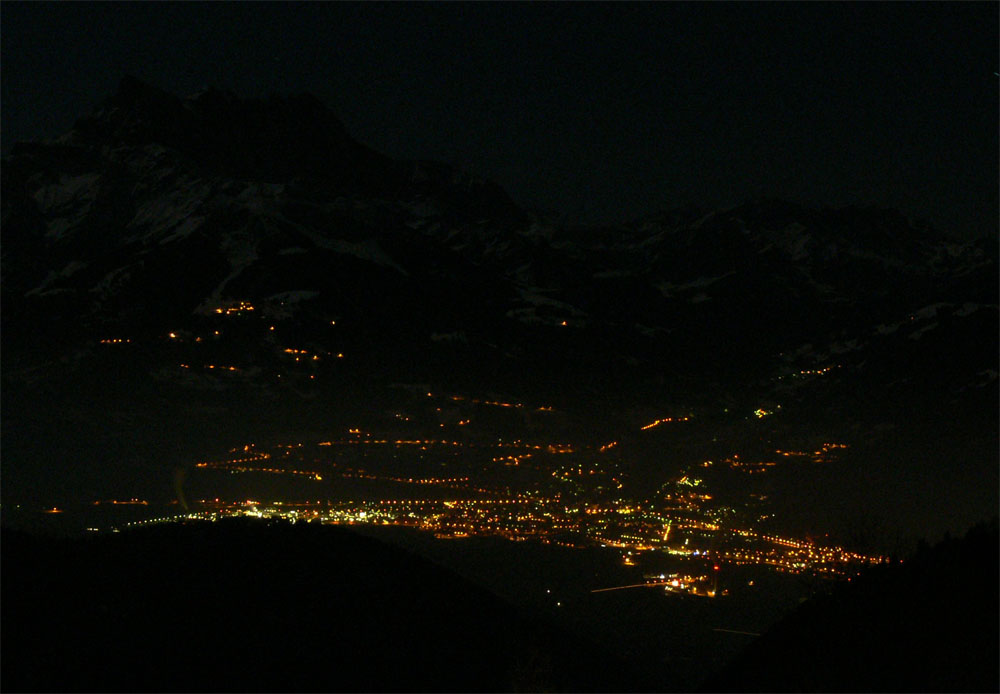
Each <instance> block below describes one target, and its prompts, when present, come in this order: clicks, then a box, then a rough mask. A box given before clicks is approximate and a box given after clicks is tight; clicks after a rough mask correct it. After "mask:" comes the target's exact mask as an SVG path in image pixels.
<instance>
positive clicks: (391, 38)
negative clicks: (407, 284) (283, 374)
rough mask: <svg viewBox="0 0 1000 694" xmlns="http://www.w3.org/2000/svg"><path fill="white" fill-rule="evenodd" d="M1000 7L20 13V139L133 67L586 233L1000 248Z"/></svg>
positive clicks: (35, 9)
mask: <svg viewBox="0 0 1000 694" xmlns="http://www.w3.org/2000/svg"><path fill="white" fill-rule="evenodd" d="M998 7H1000V4H998V3H995V2H982V3H960V2H948V3H927V2H921V3H903V2H893V3H885V4H882V3H869V2H864V3H794V4H779V3H752V4H728V3H727V4H722V3H691V4H680V3H641V4H626V3H610V4H604V3H580V4H576V3H572V4H571V3H554V4H536V3H526V4H520V3H517V4H513V3H500V4H484V3H470V4H467V3H430V4H423V3H392V4H374V3H363V4H353V3H303V4H299V3H275V4H269V3H243V2H230V3H200V2H199V3H136V4H121V3H96V4H90V3H55V4H49V3H34V2H32V3H24V2H4V3H3V6H2V10H0V26H2V43H0V46H2V134H3V147H4V151H7V150H9V147H10V144H11V143H12V142H14V141H17V140H24V139H35V138H38V137H48V136H53V135H57V134H60V133H62V132H65V131H66V130H68V129H69V127H70V126H71V125H72V123H73V120H74V119H75V118H76V117H77V116H79V115H83V114H85V113H87V112H89V111H90V110H91V109H92V108H93V107H94V106H95V105H96V104H97V103H98V102H99V101H100V100H101V99H102V98H103V97H104V96H106V95H108V94H110V93H111V92H112V91H113V90H114V89H115V87H116V85H117V83H118V81H119V79H120V78H121V76H122V75H123V74H125V73H130V74H134V75H136V76H137V77H139V78H141V79H144V80H146V81H149V82H151V83H153V84H155V85H157V86H159V87H161V88H163V89H166V90H168V91H171V92H174V93H177V94H181V95H186V94H190V93H193V92H195V91H197V90H198V89H200V88H201V87H202V86H205V85H209V84H210V85H214V86H218V87H222V88H227V89H232V90H234V91H235V92H237V93H238V94H240V95H242V96H256V95H266V94H268V93H270V92H279V93H290V92H302V91H309V92H312V93H314V94H316V95H317V96H318V97H320V98H321V99H322V100H324V101H325V102H326V103H327V104H328V105H329V106H331V107H332V108H333V109H334V110H335V111H336V112H337V113H338V114H339V115H340V117H341V118H342V119H343V120H344V122H345V124H346V125H347V127H348V129H349V130H350V131H351V132H352V133H353V134H354V135H355V136H356V137H357V138H358V139H359V140H361V141H362V142H364V143H366V144H368V145H370V146H372V147H374V148H375V149H377V150H380V151H382V152H384V153H386V154H389V155H390V156H393V157H398V158H431V159H439V160H444V161H447V162H449V163H452V164H455V165H458V166H460V167H463V168H466V169H468V170H471V171H473V172H475V173H477V174H480V175H482V176H484V177H487V178H491V179H493V180H495V181H497V182H498V183H500V184H501V185H502V186H504V187H505V188H506V189H507V190H508V191H509V192H510V193H511V194H512V195H513V197H514V198H515V199H516V200H517V201H519V202H520V203H522V204H525V205H530V206H537V207H540V208H543V209H547V210H550V211H552V212H555V213H557V214H559V215H564V218H565V219H567V220H569V221H580V222H609V221H624V220H627V219H629V218H634V217H638V216H642V215H645V214H649V213H651V212H655V211H656V210H657V209H659V208H662V207H665V206H672V205H676V204H680V203H687V202H690V203H695V204H697V205H699V206H718V205H728V204H736V203H740V202H742V201H744V200H746V199H748V198H751V197H758V196H775V197H782V198H787V199H791V200H796V201H800V202H806V203H818V204H830V205H842V204H854V203H860V204H875V205H882V206H889V207H895V208H898V209H900V210H902V211H903V212H905V213H907V214H909V215H911V216H913V217H915V218H918V219H927V220H929V221H930V222H931V223H933V224H934V225H935V226H937V227H938V228H940V229H942V230H943V231H947V232H949V233H952V234H954V235H956V236H959V237H961V238H972V237H975V236H981V235H985V234H995V233H996V229H997V220H998V216H1000V202H998V196H1000V194H998V140H997V135H998V108H1000V103H998V92H1000V89H998V78H997V76H996V75H995V74H994V73H995V71H997V70H998V58H997V53H998V21H1000V19H998Z"/></svg>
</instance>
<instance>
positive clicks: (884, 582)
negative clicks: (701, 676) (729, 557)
mask: <svg viewBox="0 0 1000 694" xmlns="http://www.w3.org/2000/svg"><path fill="white" fill-rule="evenodd" d="M998 546H1000V536H998V533H997V520H996V518H994V519H993V521H992V522H990V523H981V524H979V525H977V526H975V527H973V528H972V529H971V530H970V531H969V532H968V533H967V534H966V535H965V537H963V538H961V539H949V538H946V539H945V540H944V541H942V542H941V543H939V544H938V545H935V546H934V547H933V548H928V547H926V546H922V547H921V548H920V549H919V550H918V551H917V553H916V555H915V556H914V557H913V558H912V559H910V560H908V561H907V562H905V563H904V564H902V565H894V566H890V567H882V568H880V569H876V570H872V571H870V572H868V573H865V574H863V575H862V576H860V577H859V578H857V579H855V581H854V582H851V583H846V584H841V585H840V586H838V587H837V588H836V589H835V590H833V591H831V592H830V593H828V594H823V595H818V596H816V597H814V598H812V599H810V600H809V601H808V602H806V603H804V604H802V605H801V606H800V607H799V608H798V609H797V610H795V611H793V612H792V613H791V614H789V615H788V616H787V617H786V618H785V619H783V620H782V621H781V622H779V623H778V624H777V625H776V626H775V627H774V628H773V629H772V630H771V631H769V632H768V633H767V634H765V635H764V636H763V637H761V638H760V639H758V640H757V641H755V642H754V643H753V644H751V645H750V646H749V647H748V648H747V649H746V650H745V651H744V652H743V653H742V654H741V655H740V656H739V657H737V658H736V659H735V660H734V661H733V662H732V663H731V664H730V666H729V667H728V668H727V669H726V671H725V672H724V673H723V674H722V675H721V676H719V677H717V678H714V679H712V680H710V681H709V682H708V683H706V685H705V686H704V687H703V689H704V690H705V691H753V692H767V691H800V692H810V691H833V692H858V691H860V692H996V691H998V690H1000V655H998V653H1000V638H998V634H1000V624H998V614H1000V611H998V593H997V588H998V585H1000V576H998Z"/></svg>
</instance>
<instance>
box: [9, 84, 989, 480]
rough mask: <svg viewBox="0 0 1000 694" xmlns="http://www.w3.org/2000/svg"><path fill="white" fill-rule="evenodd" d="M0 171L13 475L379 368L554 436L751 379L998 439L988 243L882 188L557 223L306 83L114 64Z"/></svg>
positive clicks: (249, 419) (859, 424)
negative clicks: (61, 129)
mask: <svg viewBox="0 0 1000 694" xmlns="http://www.w3.org/2000/svg"><path fill="white" fill-rule="evenodd" d="M0 192H2V228H3V244H2V249H0V250H2V279H3V292H2V321H3V326H2V327H3V334H2V339H3V349H4V360H3V377H4V385H5V391H6V394H5V397H4V401H3V411H4V422H5V424H4V429H5V439H6V440H5V443H8V444H9V445H10V447H9V449H8V450H9V451H10V454H9V456H8V455H5V458H6V460H5V463H6V465H5V474H6V473H8V471H12V473H11V474H10V475H9V476H8V480H9V481H11V482H12V483H14V485H15V486H18V484H20V482H19V480H21V476H20V471H21V470H28V469H30V468H31V466H32V465H33V464H34V463H32V462H31V461H33V460H35V459H36V458H37V456H39V455H44V456H45V457H46V458H47V459H52V458H59V459H61V458H63V457H64V456H66V455H68V454H69V452H71V451H75V453H73V455H79V454H80V453H79V450H80V448H81V445H82V448H83V449H84V450H89V451H91V452H90V453H89V454H86V455H89V456H90V457H92V458H93V459H94V461H95V462H94V463H93V465H92V466H91V467H92V469H93V473H92V474H93V475H94V476H99V472H98V471H99V469H100V463H98V462H96V460H97V458H99V457H100V458H102V459H103V458H104V457H105V456H106V454H107V453H108V451H109V450H117V447H118V446H121V447H122V449H124V450H125V451H127V453H125V452H124V451H121V450H119V451H118V453H117V455H118V456H119V457H121V456H123V455H124V457H125V458H132V457H138V458H141V459H142V460H148V459H150V458H155V457H157V456H162V450H163V446H165V445H168V443H169V442H171V441H175V440H176V439H177V438H180V439H183V440H189V439H195V440H198V441H201V442H204V441H205V438H204V437H205V436H207V435H209V434H211V435H212V436H219V437H220V438H222V437H229V438H230V440H231V439H232V438H237V440H239V439H240V438H244V437H246V436H248V435H249V434H250V433H251V432H259V431H261V430H264V431H266V432H277V431H279V430H286V431H287V430H291V429H294V428H296V427H299V428H305V429H308V428H315V427H318V426H321V425H322V424H323V423H325V422H330V421H340V419H341V418H342V419H344V420H345V421H346V420H350V419H351V418H352V417H353V418H355V419H356V418H357V417H360V416H364V415H365V413H370V412H373V411H379V410H380V409H382V408H384V407H387V405H386V403H387V402H389V401H390V400H391V399H392V396H391V395H390V393H391V388H389V386H392V385H394V384H400V383H404V384H426V385H429V386H432V387H434V388H442V389H451V390H453V391H456V392H471V391H476V392H480V393H483V392H490V393H498V394H501V395H504V396H509V397H512V398H519V399H534V400H537V401H539V402H546V403H554V404H556V405H557V406H559V407H560V408H562V409H564V410H566V411H569V412H571V413H573V414H574V416H577V417H578V419H577V420H576V421H577V422H578V423H579V431H580V433H581V434H580V435H581V436H595V437H597V436H601V435H604V434H613V433H614V431H615V427H618V426H629V427H631V426H633V425H634V424H636V422H637V417H639V416H640V415H637V414H636V413H637V412H653V411H656V408H660V409H662V408H663V407H665V406H667V405H668V404H669V405H671V406H676V405H678V404H679V403H680V404H683V405H684V407H687V408H688V409H691V410H698V411H700V412H701V411H704V412H707V411H715V410H719V409H723V408H729V407H734V408H741V409H743V410H745V411H747V412H752V411H753V410H754V409H755V408H756V407H759V406H761V405H762V404H766V403H768V402H771V403H783V404H784V406H785V409H784V410H783V411H784V412H785V413H786V419H785V422H786V426H788V427H792V428H794V427H800V428H804V429H807V430H809V431H813V432H816V431H829V430H832V429H835V428H836V429H838V430H839V431H850V432H853V434H854V436H855V437H865V438H866V440H867V438H868V437H870V436H874V435H875V434H876V433H877V432H883V433H884V432H885V431H888V430H892V429H893V428H894V427H900V426H902V427H908V426H915V427H917V429H918V430H921V431H923V430H926V427H925V426H924V425H925V424H926V423H928V422H932V423H933V422H938V423H937V424H936V425H935V426H937V427H938V428H939V429H940V428H941V424H940V421H939V420H937V419H935V417H936V416H937V415H938V414H940V412H941V411H942V410H946V411H948V412H949V413H950V414H947V415H945V417H946V419H947V426H946V427H945V428H946V429H947V431H944V432H941V433H943V434H945V435H946V436H950V437H953V438H956V439H961V440H968V436H966V433H967V432H965V429H963V427H969V428H970V430H972V431H975V432H979V433H978V434H977V435H979V434H982V435H983V436H984V437H985V438H983V441H984V443H983V444H982V446H984V447H985V448H984V450H989V448H990V445H991V443H990V442H991V441H995V438H996V403H997V398H996V393H997V353H998V340H997V337H998V330H997V325H998V321H997V315H998V314H997V285H998V275H997V256H998V252H997V245H996V241H995V239H986V240H981V241H978V242H975V243H970V244H959V243H955V242H953V241H951V240H949V239H947V238H946V237H944V236H942V235H940V234H938V233H936V232H934V231H933V230H930V229H925V228H917V227H915V226H914V225H913V224H911V223H910V222H909V221H908V220H907V219H906V218H904V217H903V216H902V215H900V214H898V213H894V212H890V211H884V210H876V209H841V210H829V209H827V210H822V209H808V208H805V207H802V206H799V205H795V204H790V203H784V202H780V201H757V202H751V203H747V204H745V205H741V206H739V207H736V208H733V209H728V210H720V211H713V212H707V211H700V210H694V209H680V210H674V211H671V212H665V213H664V214H662V215H660V216H659V217H657V218H655V219H648V220H642V221H639V222H634V223H627V224H622V225H620V226H617V227H607V228H567V227H562V226H559V225H557V224H553V223H550V222H547V221H546V220H544V219H543V218H541V217H539V216H537V215H534V214H532V213H528V212H526V211H524V210H522V209H520V208H519V207H518V206H517V205H516V204H515V203H514V202H513V201H512V200H511V199H510V198H509V197H508V196H507V195H506V194H505V193H504V192H503V191H502V190H501V189H500V188H499V187H497V186H496V185H494V184H492V183H490V182H488V181H484V180H481V179H478V178H476V177H474V176H471V175H469V174H466V173H463V172H459V171H456V170H454V169H452V168H450V167H448V166H446V165H443V164H439V163H434V162H400V161H393V160H391V159H389V158H388V157H385V156H383V155H381V154H379V153H377V152H374V151H373V150H371V149H370V148H368V147H366V146H364V145H362V144H360V143H358V142H357V141H355V140H354V139H352V138H351V136H350V135H349V134H348V133H347V132H346V131H345V129H344V127H343V125H342V124H341V123H340V122H339V120H337V118H336V116H335V115H333V114H332V113H331V112H330V111H329V110H328V109H327V108H326V107H324V106H323V105H322V104H321V103H320V102H318V101H317V100H316V99H314V98H312V97H309V96H296V97H274V98H270V99H266V100H244V99H240V98H238V97H236V96H235V95H233V94H229V93H225V92H220V91H216V90H208V91H205V92H203V93H200V94H198V95H195V96H192V97H190V98H178V97H175V96H173V95H170V94H167V93H164V92H162V91H160V90H158V89H156V88H154V87H151V86H149V85H146V84H143V83H141V82H138V81H137V80H134V79H131V78H127V79H125V80H123V81H122V84H121V86H120V88H119V90H118V92H117V93H116V94H114V95H113V96H111V97H110V98H109V99H107V100H106V102H105V103H104V104H103V105H102V106H101V107H100V108H99V109H98V110H97V111H96V112H95V113H93V114H91V115H90V116H87V117H85V118H82V119H80V120H79V121H78V122H77V124H76V125H75V127H74V128H73V130H72V131H71V132H70V133H68V134H67V135H65V136H64V137H61V138H59V139H57V140H55V141H51V142H44V143H32V144H20V145H16V146H15V147H14V148H13V150H12V152H11V155H10V156H9V157H6V158H5V159H4V162H3V172H2V191H0ZM699 408H700V410H699ZM727 411H728V409H727ZM792 411H794V412H796V413H797V414H796V415H795V416H797V417H798V418H799V419H797V420H796V419H794V417H793V415H791V414H789V413H790V412H792ZM43 412H47V413H46V414H42V413H43ZM114 412H117V413H118V414H115V415H112V414H111V413H114ZM209 413H214V415H211V416H209ZM209 419H211V420H212V421H208V420H209ZM216 420H221V423H220V421H216ZM64 421H68V422H73V423H75V424H74V425H73V426H74V427H75V428H72V427H71V431H64V428H63V425H62V424H56V422H64ZM166 421H169V422H171V426H167V425H166V424H165V422H166ZM188 426H190V427H193V429H185V427H188ZM775 426H777V425H775ZM174 427H176V428H174ZM168 430H169V431H168ZM138 431H141V432H142V433H141V435H140V434H138V433H136V432H138ZM182 431H183V432H185V433H181V432H182ZM720 431H722V430H720ZM87 432H91V434H87ZM221 432H225V433H224V434H223V433H221ZM963 432H965V433H963ZM983 432H985V433H983ZM87 436H90V439H87ZM60 437H65V439H62V438H60ZM74 437H75V438H74ZM81 437H82V439H81ZM130 437H131V438H130ZM902 438H904V439H905V438H906V437H905V436H904V437H902ZM81 440H88V441H89V442H88V443H85V444H80V441H81ZM153 441H155V444H154V443H150V442H153ZM123 442H125V443H123ZM145 445H148V446H149V447H150V448H149V449H143V448H142V447H143V446H145ZM171 445H173V444H171ZM178 445H179V444H178ZM52 446H55V447H56V448H55V449H52ZM994 448H995V447H994ZM139 450H142V452H141V453H138V452H136V451H139ZM176 455H178V456H179V455H180V453H177V454H176ZM91 467H88V468H87V469H91ZM25 474H26V476H25V477H24V480H27V479H28V478H29V477H30V474H28V473H25ZM73 474H78V471H76V470H74V471H73ZM88 474H89V473H88ZM57 477H59V478H60V479H62V477H63V475H62V473H60V475H57ZM24 484H25V485H28V486H30V484H29V483H28V482H27V481H24ZM5 486H9V485H5ZM5 491H6V490H5Z"/></svg>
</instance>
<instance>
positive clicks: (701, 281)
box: [654, 271, 736, 303]
mask: <svg viewBox="0 0 1000 694" xmlns="http://www.w3.org/2000/svg"><path fill="white" fill-rule="evenodd" d="M735 274H736V272H735V271H732V272H727V273H725V274H724V275H718V276H715V277H699V278H697V279H694V280H691V281H690V282H683V283H681V284H674V283H673V282H666V281H663V282H659V283H657V284H655V285H654V286H655V287H656V288H657V289H659V290H660V293H661V294H663V296H664V297H666V298H667V299H670V298H672V297H673V296H675V295H676V294H677V293H678V292H681V291H684V290H688V289H703V288H704V287H708V286H711V285H713V284H715V283H716V282H718V281H719V280H722V279H725V278H726V277H729V276H731V275H735ZM700 295H701V294H700V293H699V296H700ZM707 298H708V297H706V299H707ZM701 301H705V299H701ZM695 303H697V302H695Z"/></svg>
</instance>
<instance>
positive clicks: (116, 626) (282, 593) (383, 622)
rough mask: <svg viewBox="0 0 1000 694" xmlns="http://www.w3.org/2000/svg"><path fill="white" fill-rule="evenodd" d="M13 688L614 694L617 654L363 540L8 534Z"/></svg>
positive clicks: (163, 530) (190, 532)
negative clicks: (71, 537) (600, 650)
mask: <svg viewBox="0 0 1000 694" xmlns="http://www.w3.org/2000/svg"><path fill="white" fill-rule="evenodd" d="M3 560H4V561H3V566H4V571H3V574H4V575H3V578H4V581H3V593H4V595H3V598H4V599H3V643H2V655H3V661H4V667H3V674H2V678H3V682H2V687H3V690H4V691H125V690H128V691H459V690H460V691H511V690H519V691H525V690H527V691H540V690H546V691H553V690H555V691H559V690H569V691H585V690H597V691H602V690H603V691H609V690H622V689H624V690H635V689H649V688H654V687H652V686H650V685H649V684H648V683H644V682H641V681H639V680H637V679H636V678H635V677H634V676H631V675H630V674H629V672H628V668H623V666H622V664H621V663H618V662H616V661H615V660H614V658H610V657H608V656H606V655H603V654H599V653H598V652H597V651H596V649H594V648H592V647H591V646H589V645H588V644H586V643H583V642H582V641H580V640H578V639H576V638H575V637H571V636H569V635H567V634H565V633H562V632H560V631H558V630H557V629H555V628H554V627H552V626H551V625H549V624H547V623H546V622H545V621H544V620H543V619H535V618H532V617H530V616H527V615H523V614H518V613H517V611H516V610H515V608H513V607H512V606H510V605H508V604H506V603H504V602H503V601H502V600H500V599H499V598H498V597H497V596H495V595H493V594H492V593H488V592H487V591H485V590H482V589H480V588H478V587H476V586H475V585H473V584H471V583H468V582H467V581H465V580H463V579H461V578H459V577H458V576H457V575H455V574H452V573H450V572H448V571H446V570H445V569H442V568H440V567H438V566H437V565H434V564H432V563H430V562H428V561H425V560H423V559H420V558H418V557H416V556H414V555H410V554H408V553H406V552H404V551H402V550H399V549H395V548H391V547H389V546H387V545H384V544H382V543H380V542H377V541H375V540H372V539H368V538H364V537H360V536H358V535H355V534H353V533H351V532H349V531H346V530H343V529H339V528H331V527H322V526H318V525H306V524H301V523H300V524H297V526H296V527H292V526H291V525H289V524H285V523H273V522H267V521H260V522H252V521H247V520H230V521H220V522H217V523H212V524H209V523H196V524H191V525H170V526H161V527H156V528H150V529H148V530H143V531H133V532H128V533H122V534H118V535H104V536H97V537H91V538H86V539H82V540H55V539H45V538H37V537H32V536H28V535H24V534H21V533H16V532H12V531H8V530H6V529H5V530H4V534H3Z"/></svg>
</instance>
